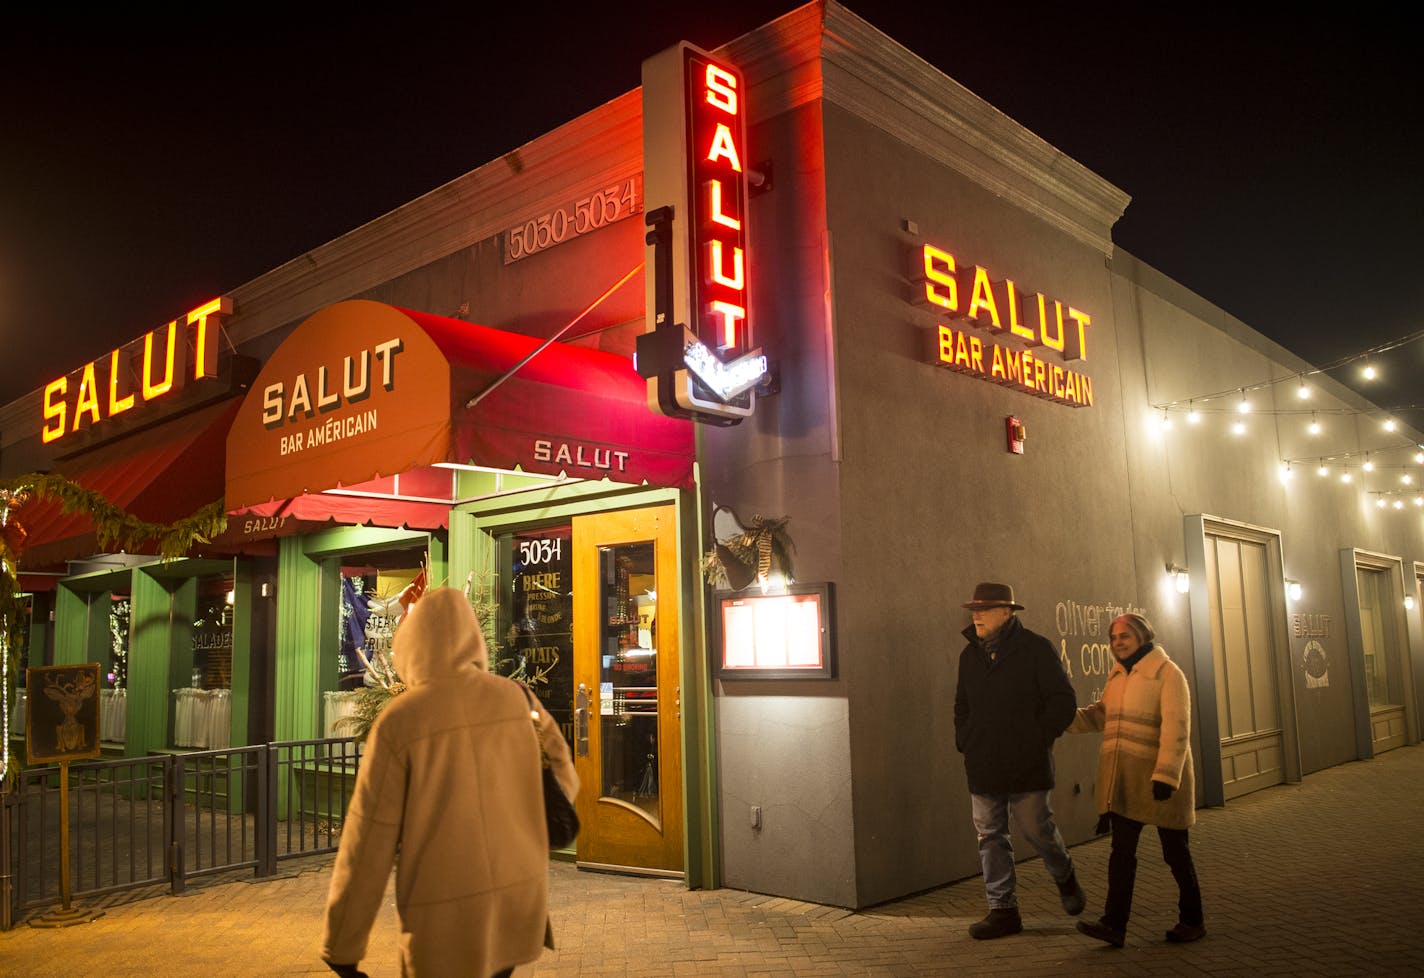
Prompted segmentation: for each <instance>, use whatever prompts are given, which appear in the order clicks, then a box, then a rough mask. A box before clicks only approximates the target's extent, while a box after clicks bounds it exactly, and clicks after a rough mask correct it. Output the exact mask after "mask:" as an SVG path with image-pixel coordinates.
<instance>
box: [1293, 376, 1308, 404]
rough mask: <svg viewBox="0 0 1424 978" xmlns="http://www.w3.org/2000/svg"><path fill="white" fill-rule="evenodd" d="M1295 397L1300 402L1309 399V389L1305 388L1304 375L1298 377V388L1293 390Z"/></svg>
mask: <svg viewBox="0 0 1424 978" xmlns="http://www.w3.org/2000/svg"><path fill="white" fill-rule="evenodd" d="M1295 396H1296V397H1298V398H1300V399H1301V400H1302V401H1304V400H1305V399H1307V398H1308V397H1310V388H1309V387H1306V386H1305V375H1304V374H1301V376H1300V386H1299V387H1297V388H1296V389H1295Z"/></svg>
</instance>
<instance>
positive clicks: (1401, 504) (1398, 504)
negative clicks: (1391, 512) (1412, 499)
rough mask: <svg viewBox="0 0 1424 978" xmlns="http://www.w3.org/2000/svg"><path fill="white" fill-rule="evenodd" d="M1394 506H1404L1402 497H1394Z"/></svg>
mask: <svg viewBox="0 0 1424 978" xmlns="http://www.w3.org/2000/svg"><path fill="white" fill-rule="evenodd" d="M1394 508H1395V509H1403V508H1404V500H1403V499H1396V500H1395V501H1394Z"/></svg>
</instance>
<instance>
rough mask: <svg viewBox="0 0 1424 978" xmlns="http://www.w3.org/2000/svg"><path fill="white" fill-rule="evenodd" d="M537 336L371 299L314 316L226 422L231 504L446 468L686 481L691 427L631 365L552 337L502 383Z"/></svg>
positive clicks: (244, 505) (243, 505) (262, 502)
mask: <svg viewBox="0 0 1424 978" xmlns="http://www.w3.org/2000/svg"><path fill="white" fill-rule="evenodd" d="M541 343H542V341H541V340H540V339H539V338H538V337H534V336H525V335H523V334H519V333H510V332H506V331H504V330H498V329H492V328H490V327H487V326H479V325H476V324H474V323H467V322H462V321H460V320H455V319H447V318H445V317H443V316H434V315H431V314H429V313H423V312H414V311H411V310H406V309H398V308H396V307H394V306H388V305H385V304H383V303H378V302H371V301H368V300H360V299H358V300H351V301H348V302H340V303H337V304H335V305H333V306H328V307H327V308H325V309H322V310H319V311H318V312H316V313H314V314H313V315H312V316H310V317H309V318H308V319H306V320H305V321H304V322H303V323H302V324H301V325H299V326H298V327H297V328H296V329H295V330H294V331H293V332H292V334H291V335H290V336H289V337H288V338H287V340H286V341H285V342H284V343H283V344H282V345H281V346H280V347H279V348H278V349H277V350H276V351H275V352H274V353H273V354H272V357H271V358H270V359H269V360H268V361H267V364H266V365H265V366H264V367H263V368H262V372H261V374H260V375H259V376H258V378H257V380H256V381H255V382H254V384H253V386H252V388H251V390H250V391H249V393H248V395H247V398H246V399H245V400H244V401H243V405H242V408H241V409H240V410H239V412H238V415H237V417H236V419H235V420H234V422H233V425H232V433H231V435H230V436H229V439H228V453H227V493H226V498H227V504H228V507H229V510H230V511H239V510H241V511H249V510H253V508H254V507H259V506H262V507H264V508H265V506H266V505H267V504H272V503H274V502H280V501H282V500H287V499H293V498H296V497H301V496H303V495H310V494H315V493H321V492H323V491H325V490H328V489H333V488H338V487H342V488H348V489H349V488H354V487H356V486H360V485H364V484H366V483H369V482H371V481H373V480H378V479H381V478H384V477H389V476H391V475H393V474H397V473H404V472H409V471H411V470H413V469H420V468H423V467H426V466H431V465H435V464H438V463H442V462H453V463H460V464H473V465H480V466H486V467H489V468H494V469H506V470H513V469H519V470H522V471H525V472H537V473H543V474H546V475H559V474H561V473H562V474H565V475H567V476H569V477H571V478H580V479H602V478H608V479H612V480H614V481H617V482H627V483H633V484H640V483H644V482H647V483H650V484H653V485H660V486H683V487H687V486H691V484H692V469H693V458H694V448H693V426H692V424H691V423H690V422H687V421H682V420H678V419H675V418H668V417H664V416H663V415H660V414H657V413H656V412H654V411H653V410H652V409H651V408H650V407H649V406H648V401H647V384H646V381H644V380H643V378H641V377H639V376H638V375H637V373H636V372H635V371H634V370H633V364H632V361H631V360H629V359H627V358H625V357H620V356H616V355H614V354H611V353H604V352H602V351H599V350H592V349H588V348H585V347H580V346H573V345H569V344H564V343H554V344H551V345H550V346H549V347H548V348H546V349H544V350H542V351H541V352H539V353H538V354H537V355H536V356H534V357H533V359H532V360H531V361H530V362H529V363H527V364H525V365H524V366H522V367H520V368H519V370H518V371H517V372H515V373H514V374H513V375H512V376H511V377H509V378H508V379H507V380H505V381H503V382H502V383H499V384H498V386H494V385H495V384H496V382H497V381H499V379H500V378H501V377H503V376H504V375H505V374H506V373H508V372H509V371H510V370H511V369H513V368H514V367H515V366H517V365H518V364H519V363H520V362H521V361H522V360H523V359H524V358H525V357H526V356H528V355H529V354H530V353H533V352H534V351H535V350H536V349H538V347H539V346H540V344H541ZM491 388H492V389H491ZM486 391H489V393H488V394H487V396H484V397H483V398H481V399H480V401H479V403H478V404H476V405H474V406H473V407H467V406H466V405H467V404H468V403H469V401H470V400H471V399H472V398H474V397H476V396H478V395H480V394H482V393H484V392H486Z"/></svg>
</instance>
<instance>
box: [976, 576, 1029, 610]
mask: <svg viewBox="0 0 1424 978" xmlns="http://www.w3.org/2000/svg"><path fill="white" fill-rule="evenodd" d="M964 607H966V608H969V609H971V610H975V611H979V610H983V609H984V608H1012V609H1014V610H1015V611H1022V610H1023V605H1021V604H1015V603H1014V589H1013V588H1012V587H1011V586H1010V585H1008V584H995V583H994V582H992V581H984V582H983V583H982V584H976V585H975V586H974V597H973V598H972V599H970V600H969V601H966V602H965V603H964Z"/></svg>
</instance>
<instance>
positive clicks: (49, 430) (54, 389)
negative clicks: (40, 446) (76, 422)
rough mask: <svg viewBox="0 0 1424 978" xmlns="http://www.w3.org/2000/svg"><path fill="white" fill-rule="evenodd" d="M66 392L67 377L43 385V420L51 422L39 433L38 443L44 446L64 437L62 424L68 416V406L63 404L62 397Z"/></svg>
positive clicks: (67, 388) (67, 385) (67, 387)
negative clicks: (56, 396) (56, 397)
mask: <svg viewBox="0 0 1424 978" xmlns="http://www.w3.org/2000/svg"><path fill="white" fill-rule="evenodd" d="M68 390H69V378H68V377H58V378H56V379H54V380H51V381H50V382H49V383H48V384H45V392H44V416H45V420H47V421H50V422H52V423H51V424H47V425H45V426H44V429H43V430H42V431H40V441H41V442H43V443H44V444H46V445H48V444H49V443H50V442H52V441H54V440H55V439H56V438H63V437H64V422H65V420H66V419H67V417H68V415H69V405H68V404H66V403H65V401H64V395H65V393H67V392H68ZM56 394H57V395H59V400H58V401H56V400H55V395H56Z"/></svg>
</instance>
